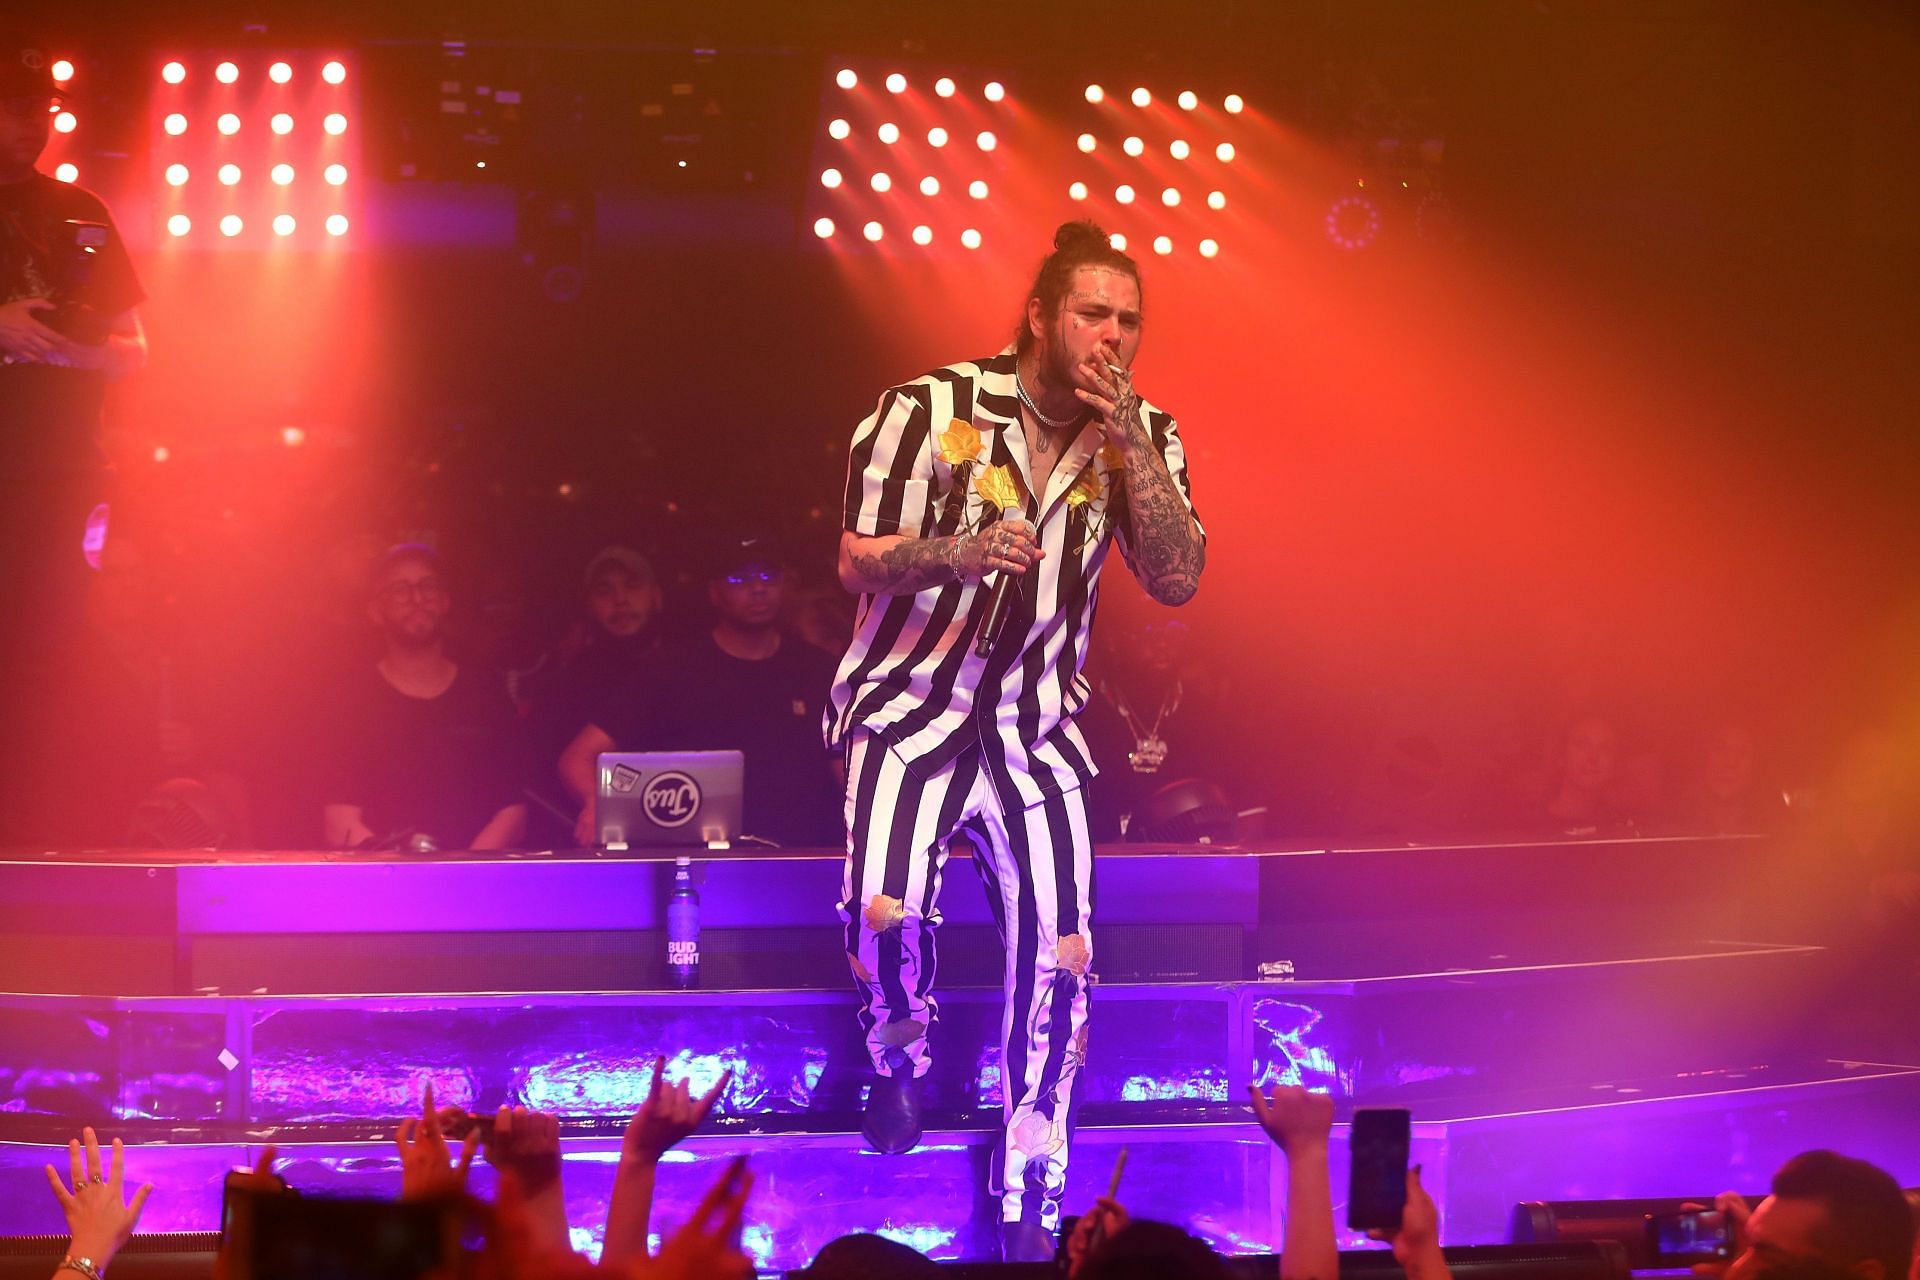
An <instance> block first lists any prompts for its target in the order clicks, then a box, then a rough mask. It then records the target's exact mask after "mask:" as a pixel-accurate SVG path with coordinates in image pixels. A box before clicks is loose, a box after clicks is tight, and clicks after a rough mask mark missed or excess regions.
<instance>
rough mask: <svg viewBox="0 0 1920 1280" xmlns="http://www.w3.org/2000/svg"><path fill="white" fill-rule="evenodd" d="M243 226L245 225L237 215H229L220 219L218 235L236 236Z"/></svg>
mask: <svg viewBox="0 0 1920 1280" xmlns="http://www.w3.org/2000/svg"><path fill="white" fill-rule="evenodd" d="M245 225H246V224H245V223H243V222H241V221H240V215H239V214H237V213H230V214H228V215H227V216H226V217H224V218H222V219H220V234H221V235H223V236H237V235H239V234H240V230H241V228H242V227H243V226H245Z"/></svg>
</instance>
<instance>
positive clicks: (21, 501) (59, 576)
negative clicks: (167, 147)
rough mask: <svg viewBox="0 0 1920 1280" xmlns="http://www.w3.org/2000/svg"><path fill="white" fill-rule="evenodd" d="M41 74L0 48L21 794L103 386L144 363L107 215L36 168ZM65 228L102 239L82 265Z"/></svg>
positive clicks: (61, 623) (4, 516) (77, 537)
mask: <svg viewBox="0 0 1920 1280" xmlns="http://www.w3.org/2000/svg"><path fill="white" fill-rule="evenodd" d="M52 67H53V58H52V55H51V54H49V53H48V52H47V51H46V50H45V49H43V48H41V47H40V46H38V45H36V44H32V43H29V42H26V41H20V40H5V39H3V38H0V474H4V475H6V477H7V480H8V484H9V492H8V495H7V502H6V503H5V504H4V505H0V581H4V582H5V583H6V584H7V586H8V588H9V589H10V590H11V591H12V592H13V593H14V597H15V598H16V599H19V600H31V601H33V608H32V609H31V610H15V611H14V616H13V617H11V618H10V619H9V620H8V623H7V626H6V627H5V628H0V668H3V669H5V670H6V671H7V672H8V673H9V679H8V681H7V693H6V695H5V696H4V698H0V718H4V722H5V723H6V724H7V725H8V726H9V730H10V732H9V733H8V735H7V742H8V744H9V745H8V747H7V748H6V750H5V752H4V754H5V755H6V756H7V759H5V760H4V761H0V776H6V777H8V778H10V779H12V780H13V781H14V782H15V783H16V784H17V785H20V786H21V787H22V788H23V789H33V788H37V787H39V786H41V785H42V782H41V780H39V779H38V778H36V776H35V774H36V771H37V769H38V767H39V765H40V764H41V763H44V760H43V759H41V760H36V757H35V749H34V743H35V742H36V741H37V740H38V739H39V737H40V735H41V732H42V728H43V727H44V726H47V725H50V724H53V723H56V722H57V721H58V719H59V718H60V717H61V715H62V711H61V709H60V708H59V707H58V706H57V705H55V702H54V701H52V700H50V699H49V697H48V692H49V691H55V692H57V691H58V690H59V686H58V684H57V683H56V682H55V681H54V679H53V678H52V674H51V673H52V669H53V668H55V667H56V666H57V665H58V663H59V662H60V658H61V654H62V652H63V651H64V650H65V649H66V648H67V647H68V646H69V645H70V644H71V643H72V641H73V640H74V638H75V637H76V636H77V635H78V634H79V633H80V631H81V630H82V628H83V625H84V623H83V616H82V615H83V613H84V609H85V602H86V584H87V576H88V568H87V560H86V559H85V558H84V557H83V555H82V553H81V547H82V540H83V538H84V537H85V536H86V535H87V534H88V532H89V528H88V522H89V513H90V512H91V511H92V510H93V509H94V507H95V505H96V504H98V503H99V502H100V501H101V498H102V489H103V487H104V486H103V480H104V475H105V469H104V467H103V465H102V461H101V457H100V454H99V446H98V443H97V440H96V437H97V435H98V433H99V426H100V415H101V407H102V404H103V402H104V399H105V396H106V387H107V383H108V381H109V380H110V379H113V378H117V377H120V376H122V375H125V374H127V373H131V372H132V371H134V370H135V369H137V368H139V367H140V365H141V364H142V363H143V362H144V361H145V359H146V340H145V338H144V337H143V336H142V335H141V332H140V320H139V316H138V314H137V312H136V311H135V308H136V307H137V306H138V304H139V303H140V302H141V300H142V298H143V297H144V295H143V294H142V293H141V291H140V284H139V281H138V279H137V278H136V277H135V275H134V270H133V264H132V262H131V261H130V260H129V258H128V257H127V251H126V248H125V246H124V245H123V244H122V243H121V241H120V237H119V235H118V233H117V232H115V231H114V230H113V219H112V217H111V216H110V215H109V214H108V212H107V206H106V205H105V204H104V203H102V201H101V200H100V198H99V197H98V196H96V195H94V194H93V193H91V192H89V191H86V190H83V189H82V188H80V187H78V186H75V185H74V184H72V183H68V182H60V181H57V180H56V179H54V178H52V177H49V176H48V175H46V174H44V173H41V172H40V171H39V170H38V169H37V168H36V165H38V163H39V161H40V157H41V155H42V153H43V152H45V150H46V148H47V142H48V140H49V139H50V138H51V136H52V127H53V118H54V111H55V108H56V105H57V104H59V103H60V102H61V100H62V99H63V98H64V97H65V96H66V94H65V91H64V90H62V89H61V87H60V86H59V85H58V84H56V83H55V81H54V78H53V70H52ZM73 222H81V223H92V224H96V227H104V228H105V232H104V236H105V243H104V244H100V245H98V246H95V247H94V248H93V250H92V252H91V254H89V255H87V261H85V262H84V263H83V262H82V261H81V255H82V254H83V253H84V252H85V251H84V250H83V248H82V247H81V245H80V238H81V233H82V229H80V228H76V227H73V226H71V225H69V224H70V223H73ZM90 234H94V235H98V234H100V233H99V232H98V231H94V232H91V233H90ZM82 274H84V275H85V276H86V280H85V283H84V287H82V285H81V281H80V276H81V275H82ZM19 821H21V819H20V818H19V815H18V812H17V807H16V806H5V807H0V823H4V824H6V827H7V829H6V830H4V831H0V843H7V842H10V841H12V840H16V839H25V838H30V836H31V833H30V832H23V831H20V830H17V829H15V828H16V827H17V826H18V823H19Z"/></svg>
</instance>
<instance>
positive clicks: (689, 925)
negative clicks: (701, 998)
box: [667, 858, 700, 991]
mask: <svg viewBox="0 0 1920 1280" xmlns="http://www.w3.org/2000/svg"><path fill="white" fill-rule="evenodd" d="M667 972H668V973H669V974H671V975H672V977H673V985H674V986H676V987H678V988H680V989H681V990H683V991H684V990H686V989H687V988H689V987H697V986H699V985H700V891H699V890H697V889H695V888H694V887H693V859H692V858H675V859H674V860H673V892H672V893H670V894H668V895H667Z"/></svg>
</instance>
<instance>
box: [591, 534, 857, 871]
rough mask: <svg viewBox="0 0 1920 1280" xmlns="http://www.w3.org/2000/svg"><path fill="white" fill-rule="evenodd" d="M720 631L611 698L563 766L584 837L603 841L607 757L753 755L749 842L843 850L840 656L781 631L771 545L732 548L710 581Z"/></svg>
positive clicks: (781, 577) (777, 569)
mask: <svg viewBox="0 0 1920 1280" xmlns="http://www.w3.org/2000/svg"><path fill="white" fill-rule="evenodd" d="M707 598H708V600H709V601H710V602H711V603H712V605H713V611H714V625H713V629H712V630H711V631H709V632H708V633H706V634H705V635H702V636H700V637H698V638H696V639H695V640H693V641H692V642H690V643H688V644H686V645H684V646H681V647H678V648H675V649H671V650H669V651H668V652H666V653H665V654H663V655H662V656H661V658H660V660H659V661H658V662H657V663H655V664H653V665H652V666H651V667H649V668H648V669H647V670H645V671H643V672H641V673H639V674H638V675H637V676H636V678H635V679H633V680H631V681H630V682H628V683H627V684H625V685H624V686H623V687H621V688H619V689H617V690H615V691H612V692H611V693H610V695H609V696H608V698H607V699H606V701H605V704H604V705H603V706H602V707H601V708H600V709H599V710H598V711H597V713H596V715H595V720H594V723H592V724H589V725H588V726H587V727H586V728H584V729H582V730H581V731H580V734H579V736H577V737H576V738H574V740H573V742H572V743H571V744H569V745H568V747H567V749H566V752H565V753H564V754H563V755H562V756H561V758H560V775H561V780H562V781H563V782H565V783H566V785H567V788H568V789H569V790H570V791H572V792H573V794H574V797H575V798H576V799H578V800H579V801H580V802H581V811H580V821H579V824H578V825H577V826H576V828H575V830H574V837H575V839H577V840H578V841H579V842H580V843H581V844H583V845H588V844H594V843H597V842H598V838H599V831H598V829H597V827H596V825H595V815H594V804H593V801H594V763H595V758H596V757H597V756H599V754H600V753H601V752H603V751H616V750H618V751H725V750H738V751H744V752H745V753H746V757H747V766H746V812H745V814H744V815H743V817H742V825H743V826H744V828H745V830H744V834H746V835H750V836H759V837H761V838H763V839H767V840H774V841H777V842H779V843H780V844H783V845H789V846H795V845H802V846H804V845H818V846H826V847H830V848H838V847H839V846H840V845H841V844H842V843H843V842H844V841H845V838H846V829H845V827H844V826H843V825H842V821H843V820H842V818H841V816H840V811H839V804H838V800H837V797H838V796H839V794H840V791H841V788H840V786H839V783H838V781H837V778H836V775H835V773H834V767H833V762H832V758H831V757H830V756H829V755H828V754H827V752H826V750H825V749H824V748H823V747H822V746H821V744H820V733H819V723H820V716H821V713H822V709H823V708H824V706H825V704H826V697H827V689H828V686H829V685H830V684H832V682H833V665H834V664H833V658H832V657H831V656H830V655H828V654H826V653H823V652H822V651H821V650H819V649H816V648H814V647H813V646H812V645H810V644H807V643H805V642H804V641H801V640H797V639H794V638H792V637H790V636H787V635H786V634H785V633H783V632H782V631H781V629H780V612H781V607H782V605H783V604H784V603H785V599H786V569H785V565H784V562H783V559H782V557H781V555H780V553H779V551H778V550H777V548H776V547H775V545H774V544H773V542H772V540H771V539H769V538H766V537H763V536H752V537H743V538H736V539H733V540H730V541H728V542H726V543H724V544H722V547H721V553H720V554H719V555H718V556H717V557H716V558H715V562H714V566H713V572H712V574H711V575H710V577H709V578H708V582H707Z"/></svg>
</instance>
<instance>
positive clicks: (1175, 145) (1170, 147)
mask: <svg viewBox="0 0 1920 1280" xmlns="http://www.w3.org/2000/svg"><path fill="white" fill-rule="evenodd" d="M1167 154H1168V155H1170V156H1172V157H1173V158H1174V159H1175V160H1185V159H1186V158H1187V157H1188V156H1190V155H1192V154H1193V148H1192V147H1190V146H1188V145H1187V140H1186V139H1185V138H1175V139H1174V140H1173V141H1172V142H1169V143H1168V144H1167Z"/></svg>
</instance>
